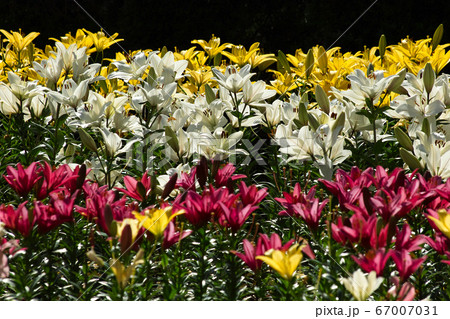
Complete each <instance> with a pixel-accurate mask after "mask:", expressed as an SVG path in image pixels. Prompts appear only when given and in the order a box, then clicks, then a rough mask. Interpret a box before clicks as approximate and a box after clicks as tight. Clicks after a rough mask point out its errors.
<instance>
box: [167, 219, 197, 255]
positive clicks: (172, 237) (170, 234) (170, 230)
mask: <svg viewBox="0 0 450 319" xmlns="http://www.w3.org/2000/svg"><path fill="white" fill-rule="evenodd" d="M191 233H192V230H183V232H181V233H180V232H179V231H177V232H175V224H174V222H173V220H171V221H170V223H169V225H167V228H166V229H165V230H164V239H163V243H162V247H163V248H164V249H169V248H170V247H172V246H173V245H174V244H176V243H178V242H179V241H180V240H182V239H184V238H186V237H187V236H189V235H190V234H191Z"/></svg>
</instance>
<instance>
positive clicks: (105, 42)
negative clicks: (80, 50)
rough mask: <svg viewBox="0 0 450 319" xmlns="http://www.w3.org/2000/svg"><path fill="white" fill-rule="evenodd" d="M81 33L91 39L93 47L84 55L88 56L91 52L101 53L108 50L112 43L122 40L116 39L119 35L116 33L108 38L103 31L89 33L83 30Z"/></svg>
mask: <svg viewBox="0 0 450 319" xmlns="http://www.w3.org/2000/svg"><path fill="white" fill-rule="evenodd" d="M83 31H84V32H86V33H87V34H88V37H89V38H91V40H92V42H93V44H94V47H95V48H92V49H89V50H87V52H86V53H88V54H89V53H93V52H102V51H104V50H105V49H108V48H109V47H110V46H111V45H113V44H114V43H117V42H120V41H123V39H116V38H117V36H118V35H119V34H118V33H117V32H116V33H114V34H113V35H111V36H110V37H107V36H106V35H105V33H104V32H103V31H99V32H96V33H93V32H90V31H88V30H86V29H83Z"/></svg>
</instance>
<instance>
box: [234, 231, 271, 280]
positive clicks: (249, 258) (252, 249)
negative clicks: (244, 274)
mask: <svg viewBox="0 0 450 319" xmlns="http://www.w3.org/2000/svg"><path fill="white" fill-rule="evenodd" d="M243 246H244V253H240V252H237V251H235V250H232V251H231V253H233V254H235V255H236V256H238V257H239V258H240V259H242V260H243V261H244V262H245V263H246V264H247V266H249V267H250V269H251V270H253V271H254V272H257V271H259V270H260V269H261V266H262V260H258V259H256V256H261V255H264V252H265V251H266V247H265V246H264V244H263V241H262V239H261V236H260V237H259V239H258V242H257V244H256V246H255V245H253V244H252V243H251V242H250V241H249V240H247V239H244V241H243Z"/></svg>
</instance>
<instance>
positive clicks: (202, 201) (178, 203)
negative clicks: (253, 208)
mask: <svg viewBox="0 0 450 319" xmlns="http://www.w3.org/2000/svg"><path fill="white" fill-rule="evenodd" d="M238 196H239V195H233V194H230V193H229V191H228V189H227V188H219V189H214V188H213V187H212V186H211V185H210V186H209V188H205V190H204V191H203V193H202V195H199V194H197V193H196V192H194V191H189V192H188V193H187V195H186V198H185V199H184V200H182V197H183V196H182V195H179V197H178V198H177V199H175V203H174V207H175V208H176V209H184V210H185V211H186V214H184V216H186V218H187V219H188V220H189V222H190V223H191V224H192V225H194V226H197V227H201V226H203V225H205V224H206V223H207V222H208V221H211V219H213V218H214V219H217V218H219V217H220V215H221V214H222V207H221V206H220V202H222V203H224V204H226V205H227V204H230V203H233V202H234V201H235V200H236V198H237V197H238Z"/></svg>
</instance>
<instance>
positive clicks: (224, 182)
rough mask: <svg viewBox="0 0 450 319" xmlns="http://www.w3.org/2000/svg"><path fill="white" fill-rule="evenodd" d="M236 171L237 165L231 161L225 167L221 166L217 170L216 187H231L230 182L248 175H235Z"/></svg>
mask: <svg viewBox="0 0 450 319" xmlns="http://www.w3.org/2000/svg"><path fill="white" fill-rule="evenodd" d="M235 171H236V167H234V165H233V164H231V163H228V164H226V165H225V166H224V167H222V168H220V169H219V170H218V171H217V173H216V176H215V177H214V181H215V184H214V186H215V187H216V188H219V187H230V186H231V185H230V184H231V183H232V181H235V180H237V179H241V178H246V177H247V176H246V175H243V174H236V175H233V174H234V172H235Z"/></svg>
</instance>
